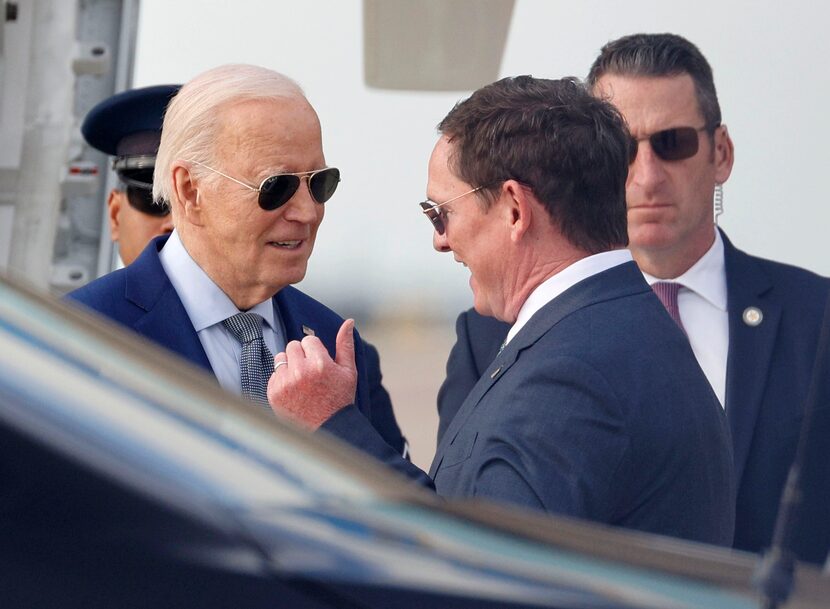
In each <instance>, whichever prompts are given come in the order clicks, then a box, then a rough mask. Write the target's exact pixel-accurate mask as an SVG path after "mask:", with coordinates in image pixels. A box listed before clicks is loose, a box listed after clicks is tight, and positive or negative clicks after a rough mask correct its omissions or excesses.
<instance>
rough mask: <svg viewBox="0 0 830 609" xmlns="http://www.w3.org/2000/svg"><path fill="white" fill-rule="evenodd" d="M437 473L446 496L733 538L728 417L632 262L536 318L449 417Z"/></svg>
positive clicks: (718, 539)
mask: <svg viewBox="0 0 830 609" xmlns="http://www.w3.org/2000/svg"><path fill="white" fill-rule="evenodd" d="M701 455H705V458H701ZM430 475H431V476H432V477H433V479H434V482H435V487H436V489H437V490H438V493H439V494H441V495H443V496H447V497H466V496H484V497H488V498H495V499H498V500H501V501H506V502H511V503H517V504H521V505H525V506H529V507H534V508H539V509H543V510H546V511H548V512H555V513H559V514H565V515H571V516H577V517H580V518H587V519H590V520H595V521H599V522H604V523H608V524H612V525H617V526H623V527H628V528H633V529H640V530H643V531H650V532H655V533H661V534H665V535H671V536H676V537H682V538H686V539H693V540H697V541H703V542H708V543H718V544H728V543H729V542H730V541H731V540H732V533H733V522H734V486H733V474H732V451H731V446H730V438H729V429H728V423H727V421H726V416H725V415H724V413H723V411H722V409H721V407H720V405H719V404H718V402H717V398H716V397H715V395H714V393H713V392H712V389H711V387H710V386H709V384H708V382H707V381H706V378H705V376H704V375H703V372H702V371H701V370H700V367H699V366H698V364H697V362H696V361H695V359H694V354H693V353H692V350H691V347H690V346H689V343H688V341H687V340H686V339H685V337H684V336H683V334H682V333H681V332H680V330H679V329H678V328H677V326H676V325H675V324H674V322H673V321H672V320H671V318H670V317H669V316H668V314H667V313H666V312H665V310H664V309H663V308H662V305H661V304H660V302H659V301H658V300H657V298H656V296H654V294H653V293H652V291H651V290H650V289H649V287H648V285H647V284H646V282H645V280H644V279H643V276H642V274H641V273H640V272H639V270H638V269H637V266H636V265H635V264H634V263H633V262H632V263H628V264H624V265H621V266H618V267H614V268H612V269H609V270H607V271H605V272H603V273H599V274H597V275H594V276H592V277H589V278H588V279H586V280H584V281H582V282H580V283H578V284H577V285H575V286H573V287H572V288H570V289H569V290H567V291H566V292H564V293H563V294H562V295H560V296H559V297H557V298H556V299H554V300H553V301H552V302H550V303H548V304H547V305H546V306H545V307H543V308H542V309H541V310H540V311H538V312H537V313H536V314H535V315H534V316H533V317H532V318H531V320H530V321H529V322H528V324H527V325H526V326H525V327H524V328H522V329H521V330H520V331H519V333H518V334H517V335H516V336H515V337H514V338H513V340H511V342H510V343H509V344H508V345H507V347H506V348H505V349H504V351H502V352H501V353H500V354H499V355H497V357H496V358H495V360H494V361H492V363H490V364H489V366H487V367H486V369H485V370H484V374H483V376H481V378H480V380H478V382H477V383H476V384H475V386H474V387H473V389H472V391H471V393H470V394H469V395H468V396H467V398H466V400H464V402H463V405H462V406H461V408H460V410H459V411H458V413H457V415H456V416H455V417H454V419H453V420H452V422H451V423H449V425H448V426H447V427H446V431H445V433H444V435H443V437H442V439H441V442H440V444H439V446H438V450H437V452H436V455H435V460H434V462H433V465H432V469H431V470H430Z"/></svg>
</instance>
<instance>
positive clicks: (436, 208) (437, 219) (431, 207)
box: [418, 186, 484, 235]
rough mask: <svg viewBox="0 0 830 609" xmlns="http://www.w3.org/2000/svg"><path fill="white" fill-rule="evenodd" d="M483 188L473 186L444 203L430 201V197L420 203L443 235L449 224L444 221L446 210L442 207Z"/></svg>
mask: <svg viewBox="0 0 830 609" xmlns="http://www.w3.org/2000/svg"><path fill="white" fill-rule="evenodd" d="M483 188H484V186H479V187H478V188H473V189H472V190H468V191H467V192H464V193H461V194H460V195H458V196H457V197H453V198H452V199H450V200H449V201H444V202H443V203H436V202H434V201H430V200H429V199H427V200H426V201H421V202H420V203H418V205H420V206H421V209H422V210H424V214H426V217H427V218H429V221H430V222H432V226H433V227H434V228H435V232H436V233H438V234H439V235H443V234H444V232H445V231H446V230H447V225H446V222H445V221H444V217H445V214H444V210H443V209H440V208H441V207H443V206H444V205H446V204H447V203H452V202H453V201H456V200H458V199H460V198H461V197H466V196H467V195H471V194H473V193H474V192H478V191H479V190H481V189H483Z"/></svg>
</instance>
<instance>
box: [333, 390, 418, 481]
mask: <svg viewBox="0 0 830 609" xmlns="http://www.w3.org/2000/svg"><path fill="white" fill-rule="evenodd" d="M320 429H322V430H324V431H326V432H328V433H330V434H332V435H334V436H336V437H338V438H340V439H341V440H343V441H344V442H346V443H348V444H350V445H352V446H353V447H354V448H356V449H358V450H360V451H362V452H364V453H367V454H369V455H371V456H372V457H374V458H375V459H378V460H379V461H381V462H382V463H384V464H385V465H386V466H388V467H391V468H392V469H394V470H395V471H397V472H398V473H399V474H401V475H403V476H405V477H407V478H409V479H410V480H412V481H413V482H415V483H417V484H419V485H421V486H424V487H427V488H430V489H433V490H434V489H435V485H433V483H432V479H431V478H430V477H429V476H428V475H427V474H426V473H425V472H423V471H421V470H420V469H419V468H418V467H417V466H415V465H413V464H412V463H410V462H409V461H407V460H406V459H404V458H403V457H402V456H401V454H400V453H399V452H397V451H396V450H395V449H394V448H392V447H391V446H390V445H389V444H387V443H386V442H385V441H384V439H383V438H382V437H381V435H380V434H379V433H378V431H377V430H376V429H375V428H374V427H373V426H372V425H371V423H370V422H369V420H368V419H367V418H366V417H365V416H363V414H362V413H361V412H360V411H359V410H358V409H357V408H356V407H355V406H354V404H352V405H349V406H347V407H346V408H343V409H342V410H340V411H339V412H337V413H336V414H335V415H334V416H333V417H331V418H330V419H329V420H328V421H326V422H325V423H323V425H322V427H321V428H320Z"/></svg>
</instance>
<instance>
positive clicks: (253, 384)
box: [222, 313, 274, 407]
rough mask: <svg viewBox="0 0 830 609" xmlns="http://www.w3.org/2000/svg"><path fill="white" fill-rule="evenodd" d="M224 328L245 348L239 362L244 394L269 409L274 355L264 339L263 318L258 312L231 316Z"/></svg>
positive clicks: (225, 322)
mask: <svg viewBox="0 0 830 609" xmlns="http://www.w3.org/2000/svg"><path fill="white" fill-rule="evenodd" d="M222 325H223V326H225V328H227V329H228V331H229V332H230V333H231V334H233V335H234V337H235V338H236V340H238V341H239V343H240V344H241V345H242V358H241V359H240V362H239V375H240V378H241V380H242V395H244V396H246V397H248V398H250V399H252V400H253V401H255V402H259V403H260V404H261V405H263V406H266V407H267V406H268V398H267V396H266V392H265V389H266V388H267V387H268V379H269V378H271V373H273V372H274V356H273V355H272V354H271V352H270V351H269V350H268V347H266V346H265V341H264V340H263V339H262V317H261V316H260V315H257V314H256V313H237V314H236V315H234V316H232V317H228V318H227V319H226V320H225V321H223V322H222Z"/></svg>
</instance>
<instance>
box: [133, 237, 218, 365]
mask: <svg viewBox="0 0 830 609" xmlns="http://www.w3.org/2000/svg"><path fill="white" fill-rule="evenodd" d="M166 241H167V236H163V237H158V238H156V239H154V240H153V241H152V242H151V243H150V245H148V246H147V247H146V248H145V249H144V251H143V252H142V253H141V256H139V257H138V259H136V260H135V262H133V263H132V264H131V265H129V266H128V267H126V268H125V270H124V271H125V273H126V285H125V289H124V297H125V299H126V300H128V301H129V302H132V303H133V304H135V305H136V306H138V307H139V308H141V309H143V310H144V311H145V314H144V315H143V316H141V317H140V318H139V319H138V320H137V321H136V322H135V323H134V324H133V329H134V330H135V331H136V332H138V333H139V334H142V335H144V336H146V337H147V338H149V339H151V340H153V341H155V342H157V343H159V344H161V345H163V346H165V347H167V348H168V349H170V350H171V351H173V352H175V353H177V354H179V355H180V356H182V357H184V358H185V359H187V360H188V361H190V362H192V363H194V364H197V365H199V366H201V367H202V368H205V369H206V370H207V371H208V372H210V373H211V374H212V373H213V370H212V368H211V366H210V362H209V360H208V358H207V355H206V354H205V350H204V348H203V347H202V343H201V341H200V340H199V336H198V335H197V334H196V330H195V328H194V327H193V323H192V322H191V321H190V317H188V315H187V311H186V310H185V308H184V305H183V304H182V301H181V299H180V298H179V295H178V294H177V293H176V290H175V288H174V287H173V284H172V283H170V279H169V278H168V277H167V273H165V272H164V267H163V266H162V265H161V260H160V258H159V251H161V248H162V247H163V246H164V244H165V243H166Z"/></svg>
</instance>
